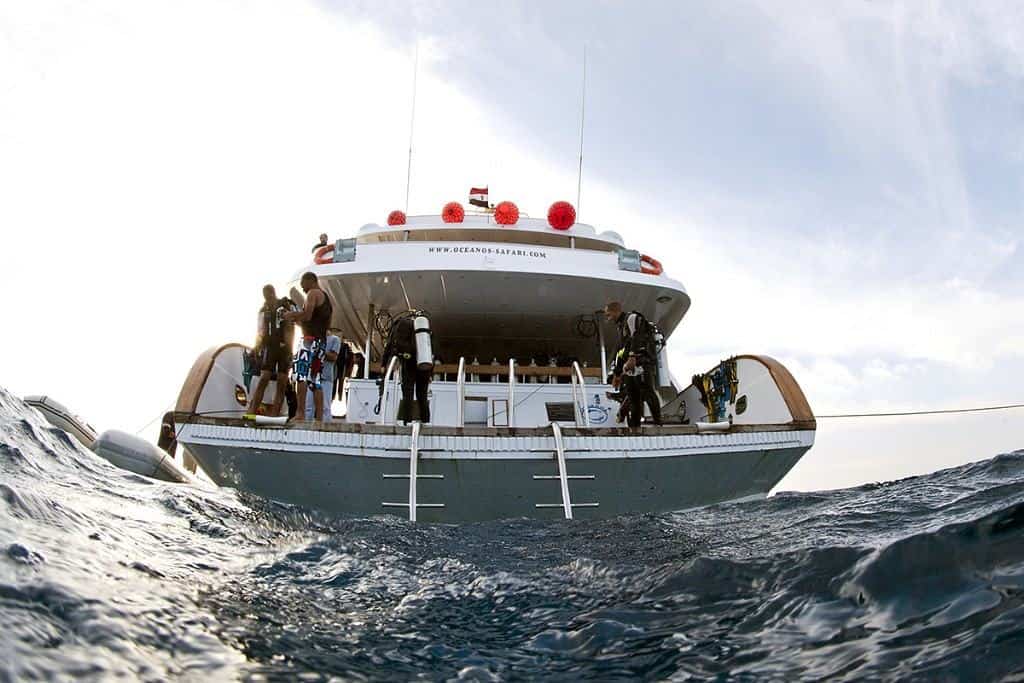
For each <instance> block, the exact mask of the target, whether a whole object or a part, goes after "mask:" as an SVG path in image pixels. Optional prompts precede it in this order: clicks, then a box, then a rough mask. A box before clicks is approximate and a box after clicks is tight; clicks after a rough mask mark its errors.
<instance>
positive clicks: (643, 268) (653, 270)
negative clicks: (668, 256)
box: [640, 254, 662, 275]
mask: <svg viewBox="0 0 1024 683" xmlns="http://www.w3.org/2000/svg"><path fill="white" fill-rule="evenodd" d="M640 272H641V273H647V274H648V275H661V273H662V268H661V261H659V260H658V259H656V258H653V257H651V256H648V255H647V254H640Z"/></svg>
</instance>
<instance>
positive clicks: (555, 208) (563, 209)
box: [548, 202, 576, 230]
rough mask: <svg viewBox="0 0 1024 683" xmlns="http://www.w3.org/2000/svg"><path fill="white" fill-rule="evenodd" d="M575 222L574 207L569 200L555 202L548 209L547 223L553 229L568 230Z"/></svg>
mask: <svg viewBox="0 0 1024 683" xmlns="http://www.w3.org/2000/svg"><path fill="white" fill-rule="evenodd" d="M575 222H576V209H575V208H573V205H572V204H570V203H569V202H555V203H554V204H552V205H551V208H550V209H548V225H550V226H551V227H552V228H554V229H555V230H568V229H569V228H571V227H572V226H573V224H574V223H575Z"/></svg>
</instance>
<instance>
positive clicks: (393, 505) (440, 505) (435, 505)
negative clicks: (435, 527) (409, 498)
mask: <svg viewBox="0 0 1024 683" xmlns="http://www.w3.org/2000/svg"><path fill="white" fill-rule="evenodd" d="M381 507H386V508H407V507H409V504H408V503H381ZM416 507H418V508H443V507H444V503H416Z"/></svg>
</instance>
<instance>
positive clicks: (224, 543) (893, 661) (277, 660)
mask: <svg viewBox="0 0 1024 683" xmlns="http://www.w3.org/2000/svg"><path fill="white" fill-rule="evenodd" d="M0 549H2V550H3V551H4V552H3V553H0V619H2V620H3V623H4V624H5V629H4V633H3V635H2V636H0V653H2V655H3V656H2V657H0V677H5V678H12V679H52V678H58V679H63V678H76V679H77V678H85V679H89V678H93V679H106V678H112V677H115V676H124V677H129V678H151V679H164V678H172V677H177V676H185V677H196V678H198V677H213V678H217V679H222V678H243V677H250V676H259V675H263V676H267V677H271V678H276V677H280V678H294V677H297V676H299V675H305V676H309V677H312V678H316V677H328V676H331V675H337V676H341V677H343V678H345V679H353V680H360V679H366V680H377V679H395V680H398V679H408V678H412V677H418V676H425V677H427V678H431V679H463V680H501V679H509V678H520V679H524V678H541V677H543V678H545V679H553V680H581V679H596V680H615V679H636V678H641V679H681V678H687V677H696V678H711V677H720V678H737V679H758V680H762V679H779V680H781V679H785V680H793V679H820V678H824V677H830V678H840V679H842V678H848V679H861V678H871V679H876V678H878V679H905V678H911V679H913V678H918V679H928V680H931V679H936V678H940V679H965V678H983V679H992V678H999V677H1003V676H1009V675H1011V674H1014V673H1018V674H1019V673H1021V672H1024V452H1020V451H1018V452H1015V453H1009V454H1005V455H1000V456H997V457H994V458H991V459H988V460H984V461H980V462H977V463H972V464H970V465H965V466H963V467H958V468H953V469H949V470H943V471H939V472H935V473H932V474H929V475H925V476H921V477H912V478H908V479H903V480H899V481H894V482H884V483H878V484H871V485H866V486H860V487H856V488H852V489H846V490H842V491H828V492H814V493H792V492H790V493H781V494H779V495H776V496H773V497H772V498H769V499H767V500H763V501H757V502H752V503H743V504H728V505H720V506H716V507H711V508H705V509H700V510H690V511H686V512H679V513H674V514H668V515H637V516H626V517H620V518H615V519H607V520H600V521H593V522H587V521H576V522H573V523H565V522H561V521H560V522H545V521H538V520H528V519H515V520H505V521H501V522H487V523H480V524H466V525H458V526H454V525H413V524H410V523H408V522H407V521H405V520H402V519H399V518H396V517H379V518H370V519H348V518H338V517H331V516H327V515H324V514H322V513H319V512H317V511H314V510H306V509H303V508H301V507H297V506H293V505H285V504H281V503H277V502H274V501H268V500H263V499H259V498H256V497H253V496H249V495H245V494H239V493H237V492H235V491H233V490H230V489H214V488H212V487H211V488H202V487H191V486H185V485H177V484H167V483H163V482H155V481H153V480H149V479H145V478H143V477H139V476H137V475H132V474H129V473H126V472H123V471H121V470H117V469H116V468H114V467H112V466H110V465H109V464H107V463H106V462H105V461H103V460H102V459H100V458H98V457H96V456H95V455H94V454H92V453H91V452H90V451H88V450H87V449H84V448H81V447H80V446H79V445H78V444H77V443H76V442H75V441H74V440H72V439H70V438H69V437H68V436H67V435H66V434H64V433H63V432H62V431H61V430H57V429H54V428H53V427H50V426H49V425H48V424H47V423H46V422H45V420H43V418H42V417H41V416H39V415H38V414H37V413H36V412H35V411H34V410H32V409H30V408H28V407H27V406H25V405H24V404H23V403H22V402H21V401H20V400H18V399H17V398H15V397H13V396H11V395H10V394H8V393H7V392H5V391H3V390H0Z"/></svg>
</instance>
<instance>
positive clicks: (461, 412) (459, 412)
mask: <svg viewBox="0 0 1024 683" xmlns="http://www.w3.org/2000/svg"><path fill="white" fill-rule="evenodd" d="M455 398H456V400H458V406H457V408H456V409H455V426H456V427H465V426H466V357H465V356H463V357H461V358H459V379H458V382H457V383H456V390H455Z"/></svg>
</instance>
